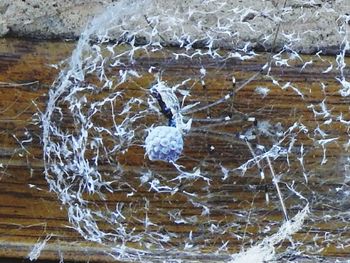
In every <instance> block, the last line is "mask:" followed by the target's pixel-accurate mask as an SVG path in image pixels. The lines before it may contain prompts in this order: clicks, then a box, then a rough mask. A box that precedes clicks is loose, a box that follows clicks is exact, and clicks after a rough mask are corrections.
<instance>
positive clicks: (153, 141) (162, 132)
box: [145, 126, 184, 162]
mask: <svg viewBox="0 0 350 263" xmlns="http://www.w3.org/2000/svg"><path fill="white" fill-rule="evenodd" d="M183 147H184V144H183V139H182V134H181V132H180V131H179V130H178V129H177V128H175V127H170V126H158V127H155V128H152V129H151V131H150V132H149V134H148V136H147V137H146V140H145V148H146V153H147V155H148V158H149V159H150V160H151V161H154V160H160V161H166V162H175V161H176V160H177V159H178V158H179V157H180V155H181V152H182V150H183Z"/></svg>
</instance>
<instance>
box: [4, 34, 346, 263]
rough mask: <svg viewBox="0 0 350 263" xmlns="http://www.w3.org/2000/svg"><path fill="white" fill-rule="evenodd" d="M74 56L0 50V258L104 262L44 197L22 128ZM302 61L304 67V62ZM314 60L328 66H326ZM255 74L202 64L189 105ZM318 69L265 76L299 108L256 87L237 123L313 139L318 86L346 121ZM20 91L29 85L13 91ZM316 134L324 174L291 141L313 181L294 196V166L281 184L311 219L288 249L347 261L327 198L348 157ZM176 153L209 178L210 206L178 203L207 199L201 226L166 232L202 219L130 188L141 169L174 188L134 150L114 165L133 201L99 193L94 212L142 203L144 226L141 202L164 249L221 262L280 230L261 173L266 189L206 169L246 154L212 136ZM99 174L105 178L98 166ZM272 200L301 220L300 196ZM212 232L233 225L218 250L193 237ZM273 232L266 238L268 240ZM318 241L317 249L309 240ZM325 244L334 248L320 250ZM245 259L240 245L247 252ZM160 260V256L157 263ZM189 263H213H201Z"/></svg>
mask: <svg viewBox="0 0 350 263" xmlns="http://www.w3.org/2000/svg"><path fill="white" fill-rule="evenodd" d="M73 48H74V43H65V42H32V41H29V40H18V39H1V40H0V127H1V129H0V163H2V165H3V168H2V169H1V170H0V172H1V174H0V257H16V258H21V257H25V256H26V255H27V254H28V252H29V251H30V249H31V248H32V247H33V246H34V244H36V242H37V241H38V240H43V239H45V237H46V236H47V235H52V238H51V239H50V240H49V242H48V244H47V246H46V247H45V249H44V250H43V251H42V254H41V257H40V259H51V260H55V259H59V257H60V253H62V255H63V256H64V258H65V259H66V260H77V261H79V260H82V261H84V260H90V262H91V261H108V260H109V261H112V259H111V258H110V257H109V256H108V255H107V254H106V253H105V252H106V247H103V246H101V245H97V244H95V243H92V242H87V241H84V240H83V238H82V237H81V236H80V235H79V234H78V233H77V232H75V231H74V230H72V229H71V228H69V227H68V226H69V222H68V220H67V213H66V208H65V207H64V206H63V205H62V204H60V203H59V201H58V200H57V197H56V194H54V193H51V192H49V189H48V185H47V182H46V181H45V178H44V174H43V161H42V145H41V140H40V136H41V129H40V127H39V125H38V124H34V123H33V119H32V116H33V114H34V113H36V112H37V111H38V109H39V110H41V111H44V110H45V103H46V100H47V92H48V89H49V87H50V85H51V83H52V82H53V81H54V79H55V77H56V76H57V74H58V70H57V69H55V68H53V67H50V66H49V65H51V64H55V63H58V62H59V61H61V60H62V59H64V58H67V57H68V56H69V55H70V52H71V51H72V49H73ZM303 58H304V60H305V61H308V60H309V59H310V58H311V57H309V56H304V57H303ZM313 58H314V57H313ZM149 59H150V60H151V61H152V62H154V63H160V64H162V63H163V61H164V59H162V58H157V57H154V58H149ZM324 59H326V60H329V61H333V62H334V58H332V57H324ZM265 62H266V56H265V55H264V54H261V56H260V57H258V58H257V59H254V60H248V61H237V60H230V61H228V62H227V63H226V64H225V67H221V68H218V67H217V65H216V64H215V63H214V64H210V61H204V62H203V63H207V64H205V66H206V69H207V71H208V76H207V79H206V86H207V87H208V90H207V94H205V93H204V92H203V90H202V87H201V86H200V85H199V83H195V85H194V87H193V90H192V93H193V94H194V95H192V97H190V98H189V100H193V101H202V102H203V101H207V100H208V101H209V102H213V101H215V100H217V99H219V98H221V97H222V96H223V95H225V94H227V92H229V90H230V89H231V86H230V85H231V84H230V78H231V76H232V75H234V76H235V78H236V80H237V82H238V83H242V82H243V81H244V80H246V79H247V78H249V77H250V76H252V75H253V74H254V73H255V72H257V71H258V70H259V69H260V68H261V67H262V65H264V64H265ZM348 62H350V61H349V60H348ZM149 64H150V62H149V61H146V60H142V59H141V60H140V61H139V62H138V64H137V67H139V68H140V69H144V70H145V71H146V70H147V69H148V66H149ZM328 65H329V64H327V63H325V62H323V61H321V60H318V61H315V62H314V63H313V65H312V67H310V68H306V69H305V70H303V71H302V72H300V70H301V67H302V66H303V64H302V63H296V64H295V65H292V66H291V67H288V68H277V67H274V68H273V69H272V74H273V75H274V76H275V77H278V80H279V81H280V82H281V83H285V82H288V81H290V82H292V83H293V85H298V89H299V90H301V91H302V92H303V93H304V94H305V99H304V100H303V99H301V98H300V96H299V95H298V94H297V93H295V92H294V91H293V90H291V89H289V90H288V91H285V90H281V89H280V88H276V87H274V86H273V85H272V84H271V81H270V80H269V79H267V78H266V77H263V76H260V77H259V78H258V79H256V80H254V81H252V82H251V83H250V84H249V85H247V87H245V88H244V89H242V90H241V91H240V92H239V93H238V94H237V97H236V98H235V101H234V106H235V108H236V109H238V110H240V111H242V112H244V113H248V114H250V113H253V115H254V117H255V118H256V119H257V120H259V121H260V120H273V122H274V123H277V122H280V123H281V124H282V126H283V127H290V126H291V125H292V124H293V123H294V122H295V121H296V120H299V121H300V122H302V123H304V124H305V125H306V126H307V127H308V128H309V129H311V128H313V129H316V128H317V124H318V123H319V124H321V123H322V122H323V119H322V118H320V119H319V120H317V121H315V117H314V114H313V112H312V110H311V109H310V108H308V107H307V106H308V105H310V104H313V105H315V107H316V105H318V104H319V103H321V102H322V101H323V99H324V98H325V95H324V94H323V93H322V90H321V88H320V83H321V82H324V84H325V85H327V96H326V97H327V106H328V107H329V108H332V114H335V115H337V114H338V115H339V114H340V113H343V117H344V119H345V120H348V119H350V114H349V110H348V109H349V106H348V105H349V104H348V103H349V99H348V98H343V97H341V96H340V95H339V93H338V89H339V83H338V82H337V81H336V80H335V77H336V76H337V72H336V71H331V72H329V73H326V74H323V73H321V72H322V71H323V70H325V68H327V66H328ZM164 67H167V68H166V69H167V70H166V73H165V75H164V76H163V77H164V79H166V80H167V81H168V83H179V82H181V81H183V80H184V79H187V78H193V77H194V76H196V74H198V71H199V69H200V65H198V64H191V63H189V62H188V61H187V62H186V61H181V60H179V61H172V62H171V63H166V65H164ZM347 73H348V72H347ZM151 82H152V76H150V75H147V74H145V76H144V77H142V78H140V79H139V80H138V84H139V85H141V86H144V87H147V86H148V85H149V84H150V83H151ZM4 83H13V84H9V85H7V84H4ZM21 83H22V84H23V83H32V84H29V85H15V84H21ZM128 85H129V87H128V88H129V89H130V91H129V93H128V94H129V95H130V96H133V94H136V93H137V92H138V90H137V87H136V86H135V84H132V83H128ZM257 86H265V87H269V88H270V93H269V95H268V97H266V98H264V99H262V98H261V96H259V95H258V94H256V93H255V92H254V91H255V88H256V87H257ZM33 102H35V103H33ZM37 107H38V108H37ZM317 109H318V110H319V108H317ZM223 112H224V113H230V110H229V106H228V105H227V104H224V105H220V106H218V107H213V108H212V109H211V114H212V115H213V116H215V115H217V116H223V114H222V113H223ZM195 117H204V118H205V117H206V112H204V113H199V114H197V115H195ZM71 125H72V123H66V127H70V126H71ZM249 125H251V124H250V123H244V125H243V126H241V125H238V126H234V125H233V126H232V125H231V126H227V127H222V126H220V127H219V128H217V129H214V131H220V132H231V133H234V132H239V131H241V130H242V129H243V130H244V129H248V128H249ZM194 128H201V126H199V125H197V126H196V125H195V126H194ZM323 129H324V130H325V131H326V132H327V133H328V134H329V135H330V137H339V139H338V141H337V143H334V144H330V145H329V146H328V147H327V157H328V162H327V163H326V164H325V165H322V166H321V165H320V162H321V160H322V156H323V152H322V149H316V148H315V145H314V144H313V143H312V141H311V140H309V139H308V138H307V136H305V137H299V138H298V141H297V142H296V145H299V146H300V145H301V144H304V147H305V149H307V150H308V151H309V152H310V153H311V154H309V155H308V156H307V157H306V159H305V165H306V166H307V169H308V170H311V171H312V172H313V173H312V174H311V175H310V177H309V182H308V184H303V180H304V178H303V176H302V170H301V168H300V165H299V164H298V163H297V161H296V160H293V162H292V163H291V168H290V172H289V174H287V175H284V177H283V180H284V181H286V182H288V183H290V182H292V181H293V180H295V181H296V183H298V187H299V189H298V191H300V192H301V193H302V194H303V195H304V196H305V197H306V198H308V199H309V200H310V202H311V207H312V215H313V216H312V217H311V218H310V219H308V220H307V221H306V222H305V226H304V227H303V229H302V231H300V232H298V233H297V234H296V235H295V236H294V240H295V241H300V242H302V246H301V247H303V248H305V249H306V248H307V247H308V246H311V247H314V248H315V247H316V244H318V245H319V246H320V248H322V247H323V248H324V249H323V250H321V251H320V252H319V253H318V254H316V255H317V256H320V257H325V258H329V259H331V258H333V259H334V258H336V257H339V258H348V257H350V248H349V246H348V244H344V247H340V246H339V244H338V243H337V239H336V237H337V235H341V238H342V239H341V240H342V241H340V242H345V241H346V240H348V238H349V236H350V233H349V232H348V231H347V230H346V229H347V228H348V227H349V224H348V221H346V220H345V221H344V219H346V218H348V216H346V213H347V211H348V208H349V202H348V201H347V196H346V192H345V191H339V192H337V191H336V189H337V188H341V187H344V186H345V187H346V186H347V184H346V181H345V179H344V171H343V169H344V165H345V164H346V157H347V156H348V154H347V153H346V151H345V150H344V149H343V148H342V144H344V143H346V142H347V140H348V132H347V129H346V128H345V127H344V126H342V125H340V124H339V123H337V122H334V123H332V124H331V125H329V126H323ZM26 131H28V132H29V133H30V134H32V135H33V141H32V142H31V143H30V144H25V150H24V149H23V148H22V147H21V145H20V144H19V143H18V141H17V140H16V138H18V140H20V141H21V140H24V139H25V138H26V136H25V132H26ZM14 136H15V137H16V138H15V137H14ZM231 139H232V138H230V139H229V140H231ZM185 143H186V145H190V146H191V147H186V148H185V152H184V156H191V158H193V159H196V158H197V159H203V160H205V161H206V162H207V170H208V171H210V178H211V179H212V182H211V185H210V187H209V191H210V194H208V188H206V187H207V185H206V183H205V182H203V181H200V180H199V181H196V182H189V183H186V184H185V185H184V189H186V191H190V192H192V193H196V194H198V196H199V197H198V199H199V200H200V199H201V198H202V199H206V201H207V204H209V205H210V209H211V212H210V214H209V215H208V216H206V217H205V216H201V217H199V220H198V221H196V222H194V223H193V224H188V225H182V224H174V223H172V222H171V221H169V212H173V211H175V210H181V211H182V215H183V216H186V217H188V218H190V217H191V216H200V215H201V213H202V209H201V208H200V207H195V206H193V205H191V204H189V203H188V200H187V199H186V198H185V197H184V196H182V195H181V194H175V195H173V196H170V195H165V194H159V193H155V192H154V191H150V190H149V188H148V187H146V186H140V180H139V178H137V177H135V174H136V172H137V170H138V169H142V168H144V167H145V165H148V166H149V167H152V168H153V169H158V170H159V169H163V172H164V177H165V178H167V179H172V176H173V175H174V173H173V172H172V170H171V167H170V166H169V165H164V164H163V165H162V164H159V163H157V162H155V163H152V162H149V161H147V160H145V158H144V151H143V149H142V148H141V147H135V148H132V149H131V150H130V151H129V152H128V153H127V154H125V155H124V156H119V158H120V161H121V162H122V163H123V165H124V169H125V174H123V175H122V176H123V179H124V180H125V181H128V182H129V183H130V185H131V186H133V187H135V188H136V189H137V191H136V192H135V193H134V195H133V196H128V193H129V192H130V188H128V187H125V188H120V189H119V190H118V191H115V192H114V193H112V194H111V193H110V194H108V193H106V196H107V200H108V201H106V202H101V200H98V198H96V200H95V201H96V203H98V202H101V204H102V203H104V204H106V205H107V206H108V207H110V208H112V207H113V206H115V204H116V203H117V202H123V203H125V204H133V205H135V204H138V203H140V210H139V211H135V215H140V217H142V216H144V214H145V211H144V210H143V207H142V206H143V203H142V202H144V201H143V198H144V197H147V199H148V200H149V202H150V207H151V208H152V209H151V210H150V211H148V212H147V215H148V217H149V218H150V220H151V221H152V222H153V223H155V224H158V225H162V226H163V228H164V231H170V232H173V233H176V234H178V237H177V238H176V239H174V242H175V244H174V245H176V242H178V244H179V245H184V242H185V240H186V238H187V237H188V235H189V233H190V232H191V231H192V234H193V236H194V243H195V244H199V245H200V244H202V245H203V247H204V248H205V249H204V250H205V251H203V252H213V251H215V250H216V249H217V248H218V247H220V246H222V245H223V244H222V243H221V242H222V240H225V241H229V246H228V252H229V253H234V252H239V251H240V249H241V246H242V244H245V242H248V238H252V239H253V240H261V239H262V238H263V237H265V236H266V235H267V234H265V233H264V231H263V230H264V228H266V227H271V226H273V227H274V229H273V230H277V229H278V226H280V224H281V222H282V221H283V215H282V213H281V210H280V205H279V201H278V198H277V195H276V191H275V188H274V186H273V184H272V180H271V176H270V175H269V174H268V173H266V176H267V177H266V179H265V180H261V179H260V177H259V175H258V173H257V171H254V172H249V173H247V175H246V176H244V177H242V176H239V175H236V174H232V175H231V176H230V177H229V178H228V179H227V180H225V181H223V180H221V178H222V173H220V172H219V171H218V167H217V166H215V163H217V161H218V160H219V161H220V163H221V164H222V165H224V166H225V167H235V166H237V165H239V164H241V163H242V162H243V161H245V160H248V159H250V158H251V156H250V152H249V151H248V149H247V147H246V146H244V145H242V144H235V143H230V142H228V141H225V140H223V139H222V138H221V139H216V138H215V136H212V137H210V136H208V135H206V134H205V133H204V135H203V134H199V135H197V136H196V135H194V134H193V136H188V137H186V141H185ZM262 143H264V141H262ZM210 145H215V150H214V151H212V150H210V147H208V146H210ZM26 150H27V151H28V152H29V153H27V152H26ZM223 153H224V154H223ZM191 158H186V157H184V158H183V159H181V160H180V164H182V165H184V166H186V167H191V166H192V165H193V162H194V161H193V159H191ZM276 163H277V164H278V165H277V167H276V170H277V172H278V171H280V170H281V171H282V170H283V169H284V168H285V163H284V162H283V161H282V160H277V161H276ZM105 169H106V170H108V169H113V168H112V167H109V166H106V167H105ZM31 186H33V187H31ZM281 188H282V192H283V194H285V198H286V200H285V201H286V206H287V208H288V212H289V213H290V215H294V214H296V213H297V212H298V211H299V210H300V209H301V208H302V205H301V204H302V202H300V199H299V198H298V196H296V195H294V194H293V193H291V192H290V191H288V189H287V188H286V186H285V185H284V184H281ZM266 194H268V195H269V196H270V199H271V201H270V203H269V204H267V202H266V199H265V196H266ZM91 198H92V199H94V198H95V197H91ZM340 212H342V213H343V218H340V217H339V213H340ZM248 215H249V216H250V224H249V225H247V221H246V217H247V216H248ZM324 215H327V216H329V220H328V221H326V222H325V221H323V220H317V217H320V218H322V217H323V216H324ZM210 221H212V222H220V224H225V223H230V222H232V221H234V222H235V224H236V225H232V226H228V231H227V233H224V234H220V236H219V238H218V239H217V240H215V239H213V235H212V234H209V233H208V238H210V239H208V240H204V239H203V236H205V233H207V232H208V227H209V223H208V222H210ZM106 227H107V226H106ZM129 227H130V228H135V231H143V230H144V225H143V223H142V222H137V221H135V220H130V222H129ZM273 230H272V231H271V232H269V233H273ZM236 235H240V236H245V235H246V236H247V238H246V240H243V241H242V240H240V239H239V238H237V236H236ZM316 235H317V236H318V239H317V240H315V236H316ZM196 236H200V239H196ZM327 236H328V237H329V236H331V237H332V238H330V239H329V240H327ZM288 245H290V244H289V243H288V242H285V243H284V244H283V247H286V246H288ZM135 247H137V245H135ZM245 247H249V245H248V244H245ZM107 251H108V249H107ZM164 255H166V253H165V252H164ZM228 257H229V256H228V254H227V253H226V252H225V253H223V254H222V256H219V255H218V257H217V258H216V260H224V259H227V258H228ZM199 260H201V261H204V260H214V259H212V258H210V257H209V256H207V257H205V256H203V258H201V259H199Z"/></svg>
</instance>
